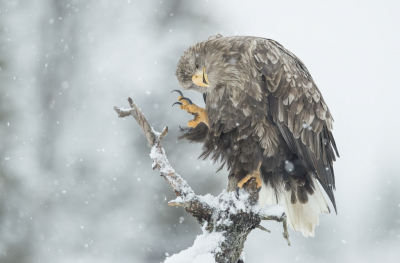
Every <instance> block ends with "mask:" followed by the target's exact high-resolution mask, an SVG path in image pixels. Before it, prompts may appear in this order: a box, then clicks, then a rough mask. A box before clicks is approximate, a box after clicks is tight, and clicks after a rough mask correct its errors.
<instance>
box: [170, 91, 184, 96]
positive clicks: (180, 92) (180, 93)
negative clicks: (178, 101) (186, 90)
mask: <svg viewBox="0 0 400 263" xmlns="http://www.w3.org/2000/svg"><path fill="white" fill-rule="evenodd" d="M172 92H178V93H179V95H181V97H183V93H182V91H180V90H177V89H174V90H173V91H171V93H172Z"/></svg>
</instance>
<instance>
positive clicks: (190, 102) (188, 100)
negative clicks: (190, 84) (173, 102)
mask: <svg viewBox="0 0 400 263" xmlns="http://www.w3.org/2000/svg"><path fill="white" fill-rule="evenodd" d="M180 100H186V101H187V102H188V103H189V105H192V104H193V102H192V101H191V100H190V99H189V98H186V97H183V98H181V99H180Z"/></svg>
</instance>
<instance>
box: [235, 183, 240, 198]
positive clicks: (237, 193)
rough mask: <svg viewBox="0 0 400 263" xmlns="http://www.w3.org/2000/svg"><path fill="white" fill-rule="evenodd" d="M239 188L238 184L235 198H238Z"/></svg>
mask: <svg viewBox="0 0 400 263" xmlns="http://www.w3.org/2000/svg"><path fill="white" fill-rule="evenodd" d="M239 190H240V187H239V186H238V187H236V198H237V199H239Z"/></svg>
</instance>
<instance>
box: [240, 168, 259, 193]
mask: <svg viewBox="0 0 400 263" xmlns="http://www.w3.org/2000/svg"><path fill="white" fill-rule="evenodd" d="M260 167H261V162H260V163H259V164H258V167H257V169H256V170H255V171H254V172H253V173H252V174H248V175H246V176H245V177H244V178H243V179H242V180H240V181H239V182H238V184H237V188H236V193H237V195H239V189H241V188H243V186H244V185H245V184H246V183H247V182H248V181H249V180H250V179H251V178H255V179H256V183H257V190H258V191H260V190H261V186H262V180H261V175H260Z"/></svg>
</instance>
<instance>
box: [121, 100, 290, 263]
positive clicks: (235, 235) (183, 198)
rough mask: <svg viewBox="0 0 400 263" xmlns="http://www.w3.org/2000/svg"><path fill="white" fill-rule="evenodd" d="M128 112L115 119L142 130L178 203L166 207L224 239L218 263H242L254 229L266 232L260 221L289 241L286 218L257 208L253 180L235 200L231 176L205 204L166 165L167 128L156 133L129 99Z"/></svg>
mask: <svg viewBox="0 0 400 263" xmlns="http://www.w3.org/2000/svg"><path fill="white" fill-rule="evenodd" d="M128 102H129V105H130V108H129V109H123V108H118V107H114V110H115V111H116V112H117V113H118V117H120V118H124V117H128V116H132V117H134V118H135V120H136V121H137V122H138V124H139V126H140V127H141V129H142V130H143V132H144V134H145V136H146V138H147V141H148V143H149V144H150V146H151V147H152V149H151V154H150V156H151V158H152V159H153V169H156V168H157V169H158V170H159V171H160V173H161V176H162V177H164V179H165V180H167V181H168V183H169V184H170V185H171V187H172V189H173V190H174V192H175V194H176V196H177V199H175V200H173V201H171V202H169V203H168V205H170V206H182V207H184V208H185V210H186V212H187V213H189V214H190V215H191V216H193V217H194V218H195V219H196V220H197V222H198V223H199V224H200V225H201V226H204V225H205V226H206V230H208V231H209V232H219V233H222V235H223V237H224V238H223V241H222V242H221V243H220V244H219V247H218V248H216V249H215V251H214V253H213V254H214V256H215V262H217V263H231V262H237V263H243V261H242V260H241V259H240V255H241V254H242V251H243V247H244V243H245V242H246V239H247V236H248V234H249V233H250V232H251V231H252V230H253V229H255V228H259V229H261V230H264V231H266V232H268V231H269V230H267V229H265V228H264V227H262V226H261V225H260V223H261V221H262V220H274V221H277V222H283V226H284V233H283V234H284V237H285V239H286V240H287V241H288V244H289V245H290V241H289V235H288V233H287V224H286V215H285V214H282V215H281V216H280V217H278V216H276V215H265V214H263V213H262V210H261V209H260V207H259V206H258V191H257V186H256V182H255V180H254V179H252V180H250V181H249V182H248V183H247V184H245V186H244V187H243V189H242V190H240V192H239V194H240V196H236V194H235V191H236V186H237V183H238V181H237V179H236V178H235V177H234V176H230V177H229V180H228V185H227V191H226V192H223V193H221V194H220V195H219V196H218V197H215V198H218V200H217V199H214V200H216V201H217V205H215V204H214V203H212V204H210V203H208V202H207V201H206V200H205V199H204V198H203V197H202V196H199V195H196V194H195V193H194V191H193V190H192V188H191V187H190V186H189V185H188V183H187V182H186V181H185V180H184V179H183V178H182V177H181V176H180V175H179V174H178V173H176V172H175V170H174V169H173V168H172V166H171V165H170V164H169V162H168V159H167V156H166V154H165V152H164V149H163V148H162V146H161V141H162V139H163V138H164V137H165V136H166V135H167V133H168V127H166V128H164V130H163V131H162V132H161V133H158V132H156V131H155V130H154V129H153V128H152V127H151V126H150V125H149V122H148V121H147V119H146V117H145V116H144V115H143V113H142V112H141V111H140V109H139V108H138V106H137V105H136V104H135V103H134V102H133V100H132V99H131V98H128Z"/></svg>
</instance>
